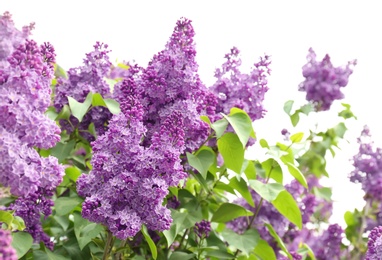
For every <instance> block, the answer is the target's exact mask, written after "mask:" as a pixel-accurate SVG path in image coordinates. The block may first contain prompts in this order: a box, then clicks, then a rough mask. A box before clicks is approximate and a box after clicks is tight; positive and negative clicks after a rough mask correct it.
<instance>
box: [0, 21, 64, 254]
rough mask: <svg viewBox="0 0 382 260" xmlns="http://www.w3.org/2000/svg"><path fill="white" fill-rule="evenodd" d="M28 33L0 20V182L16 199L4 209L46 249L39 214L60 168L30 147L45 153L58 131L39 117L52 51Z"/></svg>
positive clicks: (46, 207)
mask: <svg viewBox="0 0 382 260" xmlns="http://www.w3.org/2000/svg"><path fill="white" fill-rule="evenodd" d="M30 29H31V28H30V27H25V28H24V30H23V32H17V29H15V28H13V23H12V22H11V20H10V15H9V14H6V15H5V16H3V17H1V19H0V35H2V36H4V38H2V41H3V42H6V41H8V42H11V43H12V49H11V51H12V53H10V52H6V54H7V55H8V56H7V57H6V60H4V57H2V58H3V59H2V61H1V62H2V63H1V66H0V75H1V76H0V77H1V79H0V157H1V158H2V160H1V161H0V184H1V185H2V186H5V187H9V188H10V192H11V193H12V195H15V196H18V198H17V199H16V201H15V203H14V204H11V205H10V206H9V209H12V210H14V211H15V214H16V215H18V216H20V217H22V218H24V221H25V224H26V231H28V232H30V233H31V235H32V236H33V238H34V239H35V241H36V242H40V241H43V242H46V243H47V246H49V247H51V246H52V244H50V242H49V240H50V239H49V237H48V236H47V235H46V234H45V233H44V232H43V230H42V227H41V222H40V214H41V213H42V214H44V215H46V216H47V215H49V214H50V213H51V209H50V207H51V206H52V205H53V202H52V201H51V197H52V195H53V191H54V190H55V188H56V187H57V185H58V184H59V183H60V182H61V180H62V176H63V168H62V166H60V165H59V164H58V162H57V158H55V157H52V156H49V157H47V158H42V157H40V156H39V154H38V153H37V151H36V150H35V149H34V147H38V148H43V149H48V148H51V147H53V146H54V145H55V144H56V142H58V141H59V140H60V135H59V134H60V129H59V128H58V126H57V125H56V124H55V122H54V121H52V120H50V119H49V118H47V117H46V116H45V115H44V113H45V111H46V110H47V108H48V106H49V105H50V95H51V88H50V83H51V80H52V77H53V63H54V62H55V53H54V48H53V47H52V46H51V45H50V44H49V43H45V44H43V45H42V46H38V45H37V44H36V42H34V41H33V40H30V39H27V36H28V35H29V30H30ZM4 53H5V52H3V53H2V54H4ZM4 55H5V54H4Z"/></svg>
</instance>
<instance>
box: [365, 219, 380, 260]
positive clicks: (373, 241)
mask: <svg viewBox="0 0 382 260" xmlns="http://www.w3.org/2000/svg"><path fill="white" fill-rule="evenodd" d="M379 259H382V226H378V227H375V228H374V229H373V230H371V232H370V234H369V241H368V242H367V252H366V258H365V260H379Z"/></svg>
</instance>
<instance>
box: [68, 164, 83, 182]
mask: <svg viewBox="0 0 382 260" xmlns="http://www.w3.org/2000/svg"><path fill="white" fill-rule="evenodd" d="M65 175H66V176H68V178H69V179H70V180H72V181H73V182H76V181H77V179H78V177H80V175H81V171H80V170H79V169H78V168H77V167H75V166H72V167H67V168H65Z"/></svg>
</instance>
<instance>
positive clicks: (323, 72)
mask: <svg viewBox="0 0 382 260" xmlns="http://www.w3.org/2000/svg"><path fill="white" fill-rule="evenodd" d="M307 60H308V63H307V64H305V65H304V66H303V67H302V75H303V76H304V77H305V80H304V81H303V82H302V83H301V84H300V85H299V91H304V92H306V100H308V101H309V102H312V103H313V104H314V105H315V109H316V111H322V110H329V108H330V106H331V105H332V103H333V101H334V100H339V99H342V98H343V97H344V95H343V93H342V92H341V88H343V87H346V85H347V84H348V81H349V76H350V75H351V74H352V73H353V69H352V68H353V67H354V65H356V61H355V60H354V61H350V62H348V64H347V65H346V67H333V65H332V63H331V61H330V57H329V55H328V54H327V55H325V57H324V58H323V60H322V61H321V62H318V61H316V53H315V52H314V51H313V49H312V48H310V49H309V54H308V56H307Z"/></svg>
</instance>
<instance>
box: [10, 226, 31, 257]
mask: <svg viewBox="0 0 382 260" xmlns="http://www.w3.org/2000/svg"><path fill="white" fill-rule="evenodd" d="M32 244H33V238H32V236H31V235H30V234H29V233H27V232H15V233H12V247H13V248H14V249H15V250H16V254H17V257H18V258H21V257H22V256H23V255H25V254H26V253H27V252H28V250H29V249H30V248H31V247H32Z"/></svg>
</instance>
